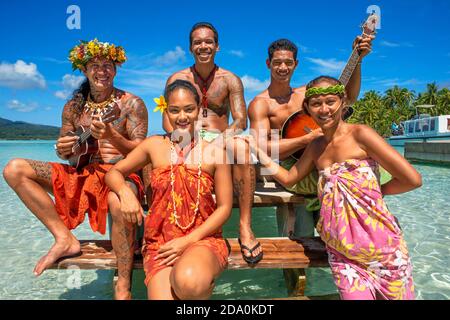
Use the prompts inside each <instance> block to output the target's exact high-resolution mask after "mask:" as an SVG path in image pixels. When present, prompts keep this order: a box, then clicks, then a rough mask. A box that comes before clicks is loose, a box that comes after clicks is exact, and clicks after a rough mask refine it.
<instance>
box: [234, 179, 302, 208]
mask: <svg viewBox="0 0 450 320" xmlns="http://www.w3.org/2000/svg"><path fill="white" fill-rule="evenodd" d="M289 203H291V204H305V198H304V197H302V196H301V195H298V194H295V193H291V192H288V191H286V190H285V189H283V188H282V187H281V186H280V185H278V184H275V183H270V182H269V183H265V184H264V183H257V184H256V189H255V194H254V195H253V206H254V207H276V206H277V205H282V204H286V205H287V204H289ZM233 207H235V208H237V207H238V199H237V198H234V200H233Z"/></svg>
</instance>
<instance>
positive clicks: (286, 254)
mask: <svg viewBox="0 0 450 320" xmlns="http://www.w3.org/2000/svg"><path fill="white" fill-rule="evenodd" d="M258 240H259V241H260V242H261V245H262V246H263V249H264V257H263V259H262V260H261V261H260V262H259V263H258V264H256V265H254V266H250V265H248V264H247V263H246V262H245V261H244V260H243V259H242V255H241V252H240V247H239V243H238V241H237V239H227V241H228V243H229V246H230V248H231V253H230V256H229V258H228V263H229V265H228V269H231V270H235V269H248V268H257V269H261V268H269V269H278V268H285V269H289V268H310V267H328V256H327V253H326V250H325V246H324V244H323V242H322V241H321V240H320V238H304V239H298V240H296V241H293V240H290V239H288V238H283V237H282V238H258ZM81 247H82V253H81V255H79V256H76V257H68V258H64V259H61V260H59V261H57V262H56V263H55V264H54V265H53V266H52V267H51V269H67V268H68V267H71V266H77V267H79V268H80V269H116V268H117V265H116V256H115V255H114V252H113V251H112V246H111V242H110V241H108V240H96V241H89V240H87V241H86V240H85V241H81ZM134 268H136V269H142V256H140V255H139V256H136V257H135V262H134Z"/></svg>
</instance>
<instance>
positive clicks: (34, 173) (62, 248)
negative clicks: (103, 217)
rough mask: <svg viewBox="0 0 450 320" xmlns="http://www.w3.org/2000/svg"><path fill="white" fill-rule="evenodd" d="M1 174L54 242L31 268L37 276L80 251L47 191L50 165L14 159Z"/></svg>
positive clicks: (49, 181) (50, 185) (49, 185)
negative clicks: (44, 227)
mask: <svg viewBox="0 0 450 320" xmlns="http://www.w3.org/2000/svg"><path fill="white" fill-rule="evenodd" d="M3 176H4V178H5V180H6V182H7V183H8V184H9V186H10V187H11V188H12V189H13V190H14V191H15V192H16V194H17V195H18V196H19V198H20V199H21V200H22V202H23V203H24V204H25V205H26V207H27V208H28V209H29V210H30V211H31V212H32V213H33V214H34V215H35V216H36V217H37V218H38V219H39V220H40V221H41V222H42V223H43V224H44V225H45V226H46V227H47V229H48V230H49V231H50V232H51V233H52V235H53V236H54V238H55V243H54V245H53V246H52V247H51V249H50V250H49V251H48V253H47V254H46V255H45V256H43V257H42V258H41V259H40V260H39V261H38V263H37V264H36V266H35V268H34V271H33V272H34V274H35V275H36V276H39V275H41V274H42V272H44V270H45V269H47V268H48V267H49V266H50V265H52V264H53V263H54V262H55V261H56V260H58V259H59V258H61V257H65V256H70V255H74V254H76V253H78V252H79V251H80V244H79V242H78V240H77V239H76V238H75V237H74V236H73V235H72V233H71V232H70V231H69V229H67V227H66V226H65V224H64V223H63V221H62V220H61V218H60V217H59V215H58V213H57V212H56V209H55V205H54V203H53V201H52V199H51V198H50V196H49V195H48V193H47V192H49V191H51V190H52V183H51V166H50V164H49V163H46V162H42V161H35V160H25V159H14V160H11V161H10V162H9V163H8V164H7V165H6V167H5V169H4V170H3Z"/></svg>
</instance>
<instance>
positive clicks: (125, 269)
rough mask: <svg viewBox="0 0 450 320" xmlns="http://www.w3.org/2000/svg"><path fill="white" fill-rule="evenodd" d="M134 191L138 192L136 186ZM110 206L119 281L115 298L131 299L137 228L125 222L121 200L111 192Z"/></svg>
mask: <svg viewBox="0 0 450 320" xmlns="http://www.w3.org/2000/svg"><path fill="white" fill-rule="evenodd" d="M127 183H128V184H129V185H131V186H132V189H133V191H135V193H137V192H136V190H135V188H133V187H134V185H133V184H131V183H130V182H127ZM108 206H109V211H110V213H111V216H112V220H113V224H112V232H111V242H112V247H113V249H114V253H115V254H116V257H117V269H118V274H119V277H118V281H117V285H116V287H115V288H114V291H115V292H114V298H115V299H117V300H127V299H131V275H132V272H133V255H134V239H135V237H136V227H135V225H134V224H132V223H129V222H127V221H126V220H125V218H124V217H123V215H122V212H121V211H120V200H119V198H118V197H117V195H116V194H115V193H113V192H110V193H109V195H108Z"/></svg>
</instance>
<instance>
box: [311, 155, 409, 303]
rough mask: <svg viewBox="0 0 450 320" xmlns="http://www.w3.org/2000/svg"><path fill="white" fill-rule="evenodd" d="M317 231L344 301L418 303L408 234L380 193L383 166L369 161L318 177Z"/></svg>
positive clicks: (337, 166) (339, 167) (334, 167)
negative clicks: (385, 300) (414, 301)
mask: <svg viewBox="0 0 450 320" xmlns="http://www.w3.org/2000/svg"><path fill="white" fill-rule="evenodd" d="M319 174H320V177H319V183H318V193H319V198H320V201H321V203H322V208H321V211H320V219H319V222H318V224H317V230H318V232H319V233H320V235H321V238H322V240H323V241H324V242H325V244H326V246H327V251H328V257H329V258H328V259H329V263H330V266H331V270H332V273H333V277H334V281H335V283H336V286H337V287H338V290H339V293H340V295H341V298H342V299H376V298H377V297H381V298H383V299H414V283H413V279H412V266H411V260H410V258H409V255H408V249H407V247H406V243H405V241H404V239H403V233H402V231H401V229H400V227H399V225H398V223H397V221H396V219H395V217H394V216H393V215H392V214H391V213H390V212H389V210H388V208H387V206H386V204H385V202H384V200H383V195H382V194H381V192H380V182H379V181H380V179H379V167H378V164H377V163H376V162H375V161H374V160H372V159H370V158H368V159H364V160H357V159H351V160H346V161H343V162H339V163H335V164H333V165H332V166H330V167H329V168H326V169H325V170H322V171H320V172H319Z"/></svg>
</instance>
